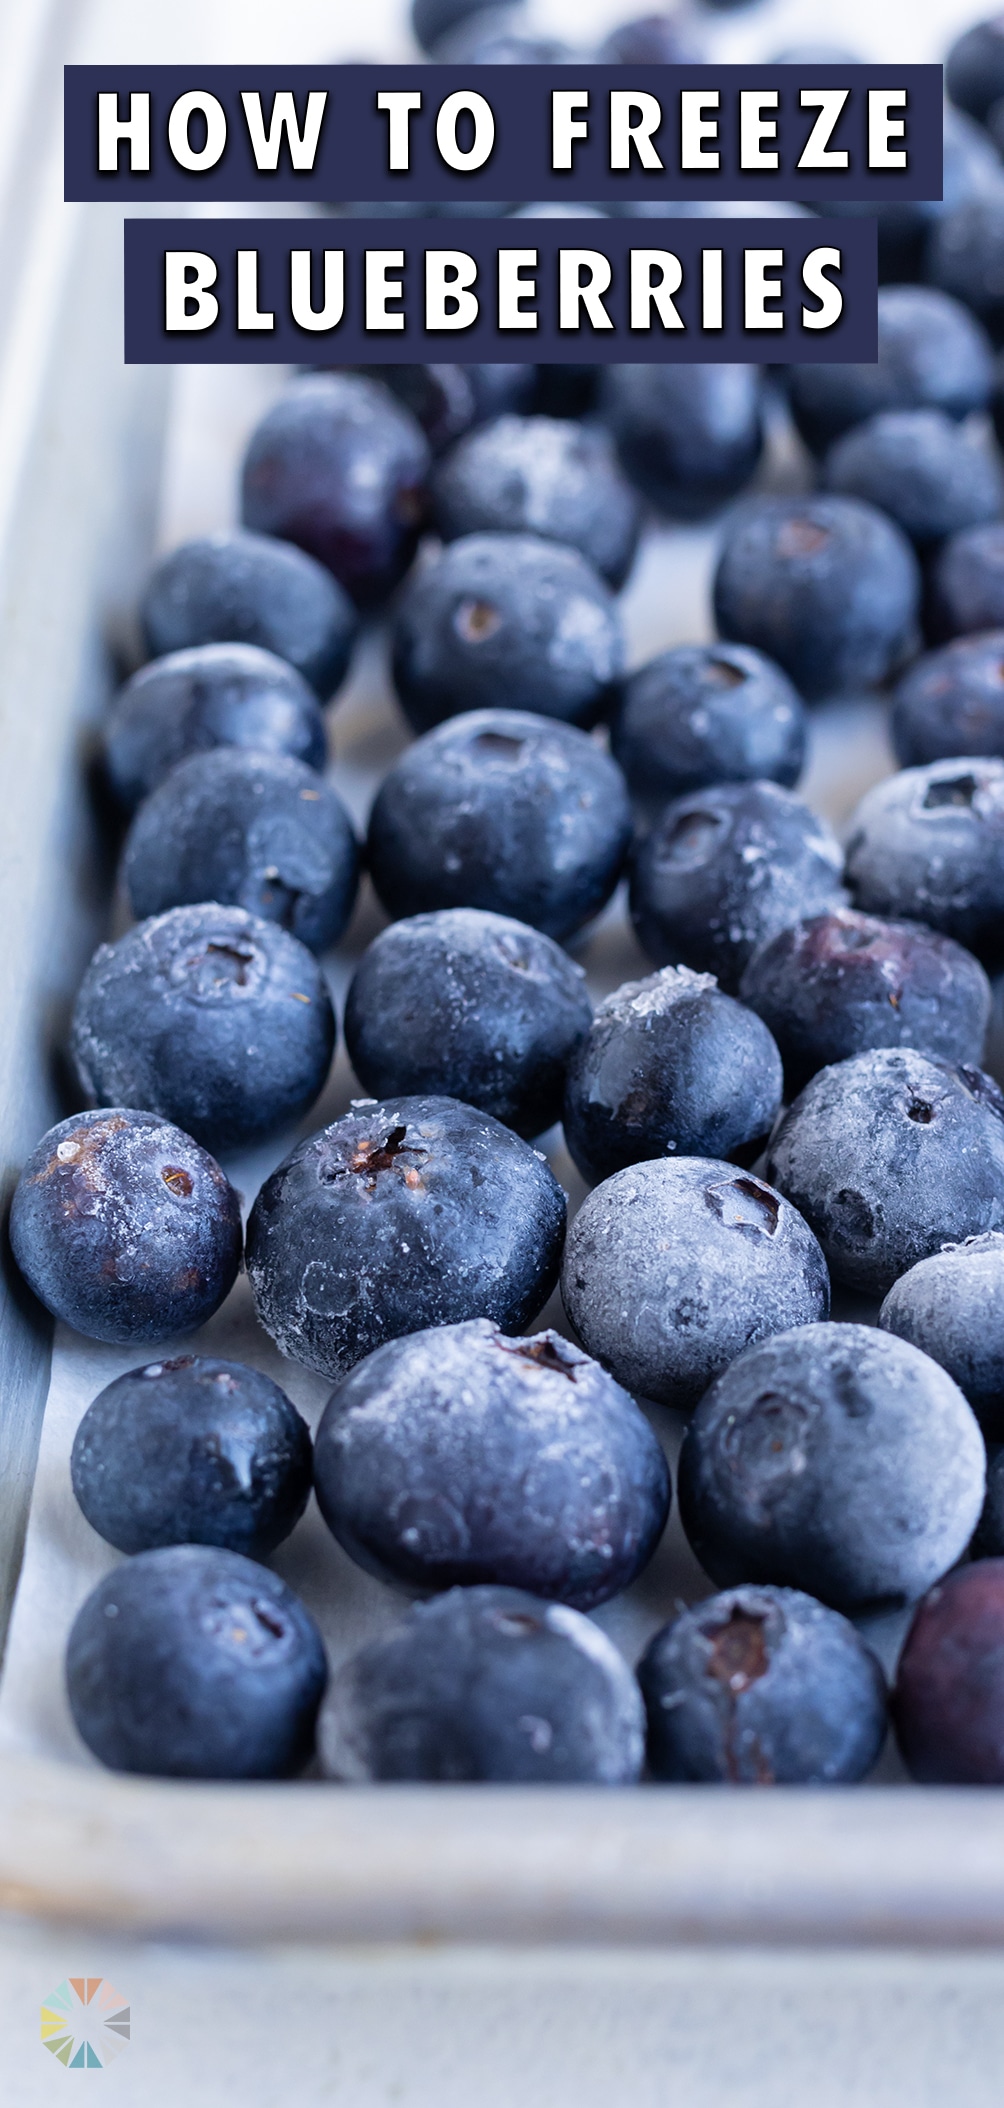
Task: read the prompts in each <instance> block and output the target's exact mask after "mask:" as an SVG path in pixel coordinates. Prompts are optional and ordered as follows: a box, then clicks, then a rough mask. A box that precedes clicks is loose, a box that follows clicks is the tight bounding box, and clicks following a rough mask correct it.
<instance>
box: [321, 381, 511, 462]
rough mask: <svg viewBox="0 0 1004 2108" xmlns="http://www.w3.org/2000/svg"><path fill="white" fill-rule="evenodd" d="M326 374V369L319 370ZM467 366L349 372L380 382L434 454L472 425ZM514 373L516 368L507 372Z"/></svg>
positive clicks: (472, 398) (472, 397)
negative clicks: (413, 419) (412, 420)
mask: <svg viewBox="0 0 1004 2108" xmlns="http://www.w3.org/2000/svg"><path fill="white" fill-rule="evenodd" d="M325 370H326V371H330V370H331V369H330V368H327V369H323V368H322V371H325ZM474 370H475V369H474V368H473V367H468V366H356V367H355V368H353V371H354V372H356V373H363V374H365V375H366V376H367V377H368V378H369V379H370V380H373V381H382V382H383V385H384V387H385V388H389V389H390V391H391V394H392V395H395V396H396V397H397V399H398V401H399V402H402V403H404V404H405V405H406V407H407V408H408V409H409V410H410V411H411V413H412V416H413V417H417V419H418V422H419V424H420V425H421V427H422V430H423V432H424V433H425V436H426V438H427V440H428V442H429V445H430V446H431V448H432V451H433V453H434V454H438V453H440V452H441V450H442V448H443V447H445V446H450V445H452V443H453V441H454V440H455V439H459V438H460V436H461V434H462V433H464V432H466V431H469V429H470V427H471V425H472V424H473V423H474V422H475V418H476V415H477V405H476V399H475V391H474V387H473V385H472V382H471V378H470V376H471V374H472V373H473V372H474ZM510 370H511V371H514V372H515V371H518V369H517V368H512V369H510Z"/></svg>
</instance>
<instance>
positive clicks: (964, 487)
mask: <svg viewBox="0 0 1004 2108" xmlns="http://www.w3.org/2000/svg"><path fill="white" fill-rule="evenodd" d="M825 477H826V482H827V484H828V486H829V488H830V489H831V490H835V491H839V492H841V493H842V494H843V496H844V497H848V498H863V499H865V500H867V502H868V503H869V504H871V505H875V506H877V507H878V509H879V510H880V511H881V512H885V513H888V515H889V517H890V519H892V520H895V522H896V525H897V526H898V527H901V528H902V530H903V533H904V534H908V535H909V537H910V540H911V541H912V542H914V543H916V545H917V547H918V548H921V549H926V548H929V547H930V546H931V545H932V543H935V542H941V541H944V539H945V537H946V535H949V534H957V533H958V532H960V530H961V529H962V528H963V527H977V526H982V525H984V524H985V523H986V522H987V521H988V520H996V519H999V517H1000V513H1001V506H1002V502H1004V479H1002V477H1001V471H1000V467H999V464H998V461H997V458H996V455H995V454H993V453H992V452H991V451H990V448H989V446H987V444H986V443H985V441H984V439H983V437H982V434H979V433H973V432H971V431H970V430H969V429H968V427H966V426H964V425H958V424H955V423H954V422H953V420H952V419H951V418H950V417H946V416H945V415H944V413H943V412H942V411H941V410H885V411H883V412H882V413H881V414H880V415H879V416H878V417H869V418H867V419H866V420H865V423H864V424H861V425H855V426H854V429H853V430H852V431H850V432H847V433H845V435H844V437H843V438H842V439H838V441H837V443H836V445H835V446H834V447H832V448H831V449H830V452H829V454H828V455H827V457H826V467H825Z"/></svg>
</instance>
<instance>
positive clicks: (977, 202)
mask: <svg viewBox="0 0 1004 2108" xmlns="http://www.w3.org/2000/svg"><path fill="white" fill-rule="evenodd" d="M1002 266H1004V181H998V182H997V183H996V185H994V186H992V187H991V186H989V185H988V186H987V188H986V189H985V190H981V191H979V192H977V193H976V195H975V196H973V197H971V198H968V199H966V201H965V202H964V203H963V204H961V205H957V206H956V207H955V209H954V211H952V212H946V213H945V214H944V216H943V218H941V219H937V220H935V222H934V225H933V226H932V229H931V233H930V235H929V237H928V242H927V252H926V258H925V270H926V276H927V277H928V278H930V279H932V280H933V282H934V284H935V285H937V286H940V287H941V288H942V290H943V292H946V293H951V294H953V295H954V297H955V299H956V300H961V301H963V302H964V303H965V305H966V306H967V307H969V308H971V309H972V311H973V313H974V315H977V316H978V317H979V320H980V321H981V322H982V323H983V325H984V327H985V328H986V329H987V330H989V332H990V335H991V337H992V338H993V339H994V341H995V343H996V342H999V341H1000V338H1001V335H1002V332H1004V278H1002V275H1001V273H1002Z"/></svg>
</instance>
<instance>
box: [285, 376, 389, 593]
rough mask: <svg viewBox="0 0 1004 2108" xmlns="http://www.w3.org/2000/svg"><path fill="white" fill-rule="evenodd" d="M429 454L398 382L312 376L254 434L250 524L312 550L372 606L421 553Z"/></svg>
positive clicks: (295, 386) (293, 389) (291, 390)
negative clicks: (394, 389) (397, 393)
mask: <svg viewBox="0 0 1004 2108" xmlns="http://www.w3.org/2000/svg"><path fill="white" fill-rule="evenodd" d="M429 460H430V455H429V444H428V441H427V439H426V437H425V434H424V432H423V431H422V427H421V425H420V424H419V422H418V419H417V418H415V417H413V416H412V414H411V411H410V410H406V409H405V407H404V404H403V403H400V402H398V401H397V399H396V397H394V396H393V395H392V394H391V392H390V390H389V388H384V387H382V386H381V385H380V383H379V382H377V381H368V380H364V379H363V377H362V375H361V374H355V373H329V374H313V375H309V376H307V377H306V378H304V379H301V380H297V381H294V382H293V384H292V386H291V387H289V388H287V389H286V391H285V394H283V395H281V396H280V397H279V400H278V402H277V403H274V404H273V406H272V408H271V410H268V411H267V412H266V414H265V416H264V417H263V418H262V421H261V423H260V424H259V425H258V426H257V427H256V429H255V431H254V432H253V433H252V435H251V439H250V442H249V445H248V449H247V453H246V454H245V457H244V470H243V509H244V524H245V526H246V527H254V528H256V529H257V530H258V531H259V532H260V533H262V534H274V535H279V536H280V537H281V538H282V539H283V540H284V541H288V542H295V543H296V544H297V545H298V547H299V548H301V549H306V550H307V552H308V554H309V555H310V556H316V557H317V559H318V561H319V562H320V563H322V564H324V566H325V567H326V569H327V570H329V571H330V572H332V574H333V575H334V577H335V578H337V579H338V581H339V584H340V585H343V586H344V587H345V590H346V592H348V593H350V594H351V596H352V598H353V600H355V601H357V602H359V603H360V604H362V605H367V606H368V605H370V604H371V603H372V602H374V601H380V600H385V599H386V597H387V595H388V593H390V592H391V591H392V590H393V588H394V586H396V584H397V582H398V580H399V579H400V578H403V576H404V573H405V571H406V570H407V568H408V565H409V564H410V562H411V559H412V556H413V555H414V552H415V546H416V543H417V541H418V534H419V529H420V527H421V524H422V520H423V517H424V513H425V480H426V477H427V475H428V470H429Z"/></svg>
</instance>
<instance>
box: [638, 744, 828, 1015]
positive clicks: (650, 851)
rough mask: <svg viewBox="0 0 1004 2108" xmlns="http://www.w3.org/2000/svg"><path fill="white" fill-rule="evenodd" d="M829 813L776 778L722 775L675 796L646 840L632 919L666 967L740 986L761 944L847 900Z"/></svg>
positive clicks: (726, 985)
mask: <svg viewBox="0 0 1004 2108" xmlns="http://www.w3.org/2000/svg"><path fill="white" fill-rule="evenodd" d="M842 871H843V856H842V854H841V850H840V845H839V843H838V841H837V839H836V836H835V835H834V834H833V833H832V831H831V829H830V828H829V827H828V826H827V824H826V822H825V820H821V819H820V818H819V817H818V815H817V814H816V813H814V812H811V811H810V809H809V807H808V806H807V805H804V804H803V803H802V800H801V799H800V798H795V797H793V796H792V794H791V792H790V791H786V790H782V789H781V788H780V786H779V785H778V784H776V783H723V784H712V785H710V786H709V788H708V789H707V790H704V791H693V792H692V793H691V794H690V795H689V796H688V797H686V798H677V799H676V800H675V802H674V803H673V804H672V805H668V806H667V807H666V809H665V811H664V812H663V813H662V814H661V815H660V818H659V819H658V820H657V821H656V824H655V826H654V827H653V828H652V830H651V833H650V834H648V835H647V836H646V837H645V839H644V840H643V841H642V842H641V844H640V846H639V849H638V852H637V855H636V857H635V862H634V870H633V872H632V876H631V919H632V921H633V923H634V926H635V931H636V933H637V937H638V942H639V944H640V945H641V947H642V950H643V951H645V952H647V953H648V956H649V958H650V959H652V960H654V962H655V964H656V965H657V966H669V965H675V964H683V965H685V966H692V967H694V968H695V969H696V970H697V971H698V972H702V973H703V972H707V973H713V974H715V975H716V976H717V978H718V980H719V981H720V982H721V984H722V987H723V988H725V989H728V990H732V991H734V990H735V989H736V988H738V986H739V982H740V980H741V978H742V975H743V971H744V969H745V967H746V966H747V964H748V962H749V960H750V959H751V958H752V956H753V953H754V952H755V951H756V950H757V948H758V946H759V945H761V944H765V943H766V942H767V941H768V939H769V938H771V937H775V936H776V935H777V933H778V931H779V930H783V929H788V928H789V927H790V925H791V924H792V923H794V922H799V921H801V920H803V918H804V917H805V916H807V915H813V914H820V913H823V912H825V911H826V910H828V909H831V908H837V907H840V906H841V905H842V904H843V902H844V900H845V899H846V897H847V896H846V894H845V892H844V888H843V884H842V882H841V873H842Z"/></svg>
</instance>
